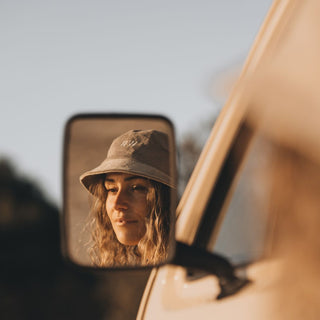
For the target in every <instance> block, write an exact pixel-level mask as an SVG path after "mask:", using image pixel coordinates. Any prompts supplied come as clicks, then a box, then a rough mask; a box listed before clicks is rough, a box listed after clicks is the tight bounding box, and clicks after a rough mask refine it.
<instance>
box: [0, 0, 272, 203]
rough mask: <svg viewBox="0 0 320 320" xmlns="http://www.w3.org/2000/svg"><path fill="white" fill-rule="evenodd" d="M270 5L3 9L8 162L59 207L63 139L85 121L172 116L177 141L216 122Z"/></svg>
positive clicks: (224, 1) (62, 4) (1, 76)
mask: <svg viewBox="0 0 320 320" xmlns="http://www.w3.org/2000/svg"><path fill="white" fill-rule="evenodd" d="M271 3H272V1H271V0H259V1H257V0H242V1H238V0H220V1H216V0H199V1H189V0H161V1H150V0H149V1H141V0H135V1H129V0H118V1H110V0H109V1H108V0H105V1H100V0H91V1H88V0H87V1H83V0H78V1H75V0H65V1H62V0H58V1H48V0H44V1H43V0H30V1H22V0H20V1H19V0H17V1H9V0H0V41H1V51H0V70H1V72H0V105H1V118H0V119H1V120H0V121H1V125H0V136H1V139H0V157H4V156H5V157H7V158H9V159H11V160H12V161H13V163H14V164H15V166H16V168H17V169H18V172H19V173H20V174H22V175H26V176H29V177H31V178H32V179H34V180H35V181H36V182H37V183H38V184H39V185H40V186H41V187H42V188H43V189H44V190H45V193H46V195H47V196H48V197H49V198H51V199H52V200H53V201H55V202H56V203H57V204H58V205H59V206H60V205H61V180H62V179H61V178H62V177H61V169H62V133H63V128H64V124H65V121H66V120H67V119H68V118H69V117H70V116H71V115H73V114H75V113H79V112H143V113H156V114H159V113H161V114H164V115H166V116H168V117H169V118H171V119H172V121H173V122H174V124H175V125H176V131H177V135H178V137H179V136H181V135H183V133H184V132H187V131H189V130H192V128H193V127H197V125H198V123H200V122H201V121H203V120H205V119H206V118H208V117H210V116H214V115H216V114H218V112H219V108H220V105H219V104H218V103H217V102H216V101H217V100H218V99H217V97H215V96H214V94H213V92H214V90H213V89H212V86H213V83H214V82H215V79H216V78H217V77H218V78H219V77H220V75H221V73H223V72H224V70H229V69H230V68H233V66H234V65H237V66H238V65H241V63H242V62H243V60H244V59H245V57H246V55H247V53H248V50H249V49H250V47H251V45H252V43H253V41H254V38H255V36H256V34H257V32H258V30H259V27H260V25H261V23H262V22H263V20H264V17H265V15H266V13H267V11H268V9H269V7H270V5H271Z"/></svg>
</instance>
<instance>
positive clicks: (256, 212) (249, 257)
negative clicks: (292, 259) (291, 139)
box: [209, 136, 272, 264]
mask: <svg viewBox="0 0 320 320" xmlns="http://www.w3.org/2000/svg"><path fill="white" fill-rule="evenodd" d="M271 152H272V145H271V144H270V143H269V142H268V141H267V140H266V139H264V138H263V137H261V136H256V137H255V138H254V139H253V141H252V143H251V145H250V148H249V150H248V152H247V154H246V157H245V159H244V161H243V164H242V166H241V167H240V168H239V169H238V171H239V172H238V176H237V177H236V179H235V181H234V186H233V192H232V194H231V195H229V203H228V206H227V209H225V212H224V213H223V216H220V217H219V219H218V223H219V224H220V228H219V226H218V229H219V231H218V232H217V234H212V235H211V241H210V242H211V248H209V249H210V250H211V251H214V252H216V253H220V254H223V255H224V256H227V257H228V258H229V259H230V260H231V261H232V262H233V263H235V264H241V263H246V262H249V261H253V260H257V259H259V258H260V257H261V256H262V254H263V252H264V247H265V238H266V233H267V230H268V228H267V225H268V202H269V198H270V195H269V193H270V188H269V184H270V179H269V175H268V174H267V172H268V167H269V166H270V162H271V160H270V159H271ZM216 229H217V228H216Z"/></svg>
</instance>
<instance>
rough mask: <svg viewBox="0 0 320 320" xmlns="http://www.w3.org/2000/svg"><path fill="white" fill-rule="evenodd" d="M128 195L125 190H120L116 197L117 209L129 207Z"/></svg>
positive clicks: (115, 205) (115, 204)
mask: <svg viewBox="0 0 320 320" xmlns="http://www.w3.org/2000/svg"><path fill="white" fill-rule="evenodd" d="M128 200H129V199H128V195H127V193H126V191H125V190H119V191H118V193H117V195H116V197H115V199H114V207H115V208H116V209H118V210H119V209H128Z"/></svg>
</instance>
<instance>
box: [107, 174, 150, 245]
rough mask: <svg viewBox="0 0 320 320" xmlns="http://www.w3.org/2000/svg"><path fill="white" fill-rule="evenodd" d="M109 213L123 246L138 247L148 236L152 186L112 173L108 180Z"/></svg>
mask: <svg viewBox="0 0 320 320" xmlns="http://www.w3.org/2000/svg"><path fill="white" fill-rule="evenodd" d="M104 184H105V188H106V190H107V199H106V209H107V214H108V216H109V219H110V221H111V224H112V227H113V230H114V232H115V234H116V236H117V239H118V240H119V242H120V243H122V244H124V245H136V244H138V242H139V241H140V239H141V238H142V237H143V236H144V234H145V233H146V226H145V218H146V216H147V215H148V203H147V194H148V192H149V190H150V188H152V185H151V183H150V182H149V181H148V180H147V179H144V178H142V177H139V176H135V175H131V174H126V173H109V174H107V176H106V179H105V183H104Z"/></svg>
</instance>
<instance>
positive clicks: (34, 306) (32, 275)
mask: <svg viewBox="0 0 320 320" xmlns="http://www.w3.org/2000/svg"><path fill="white" fill-rule="evenodd" d="M59 239H60V235H59V212H58V209H57V208H56V207H55V206H54V205H52V204H50V203H49V202H48V201H47V200H46V199H45V197H44V196H43V194H42V192H41V191H40V190H39V188H38V187H37V186H36V185H35V184H34V183H32V182H31V181H30V180H28V179H26V178H22V177H19V176H18V175H17V174H16V173H15V170H14V168H13V166H12V164H11V163H10V162H9V161H8V160H1V159H0V241H1V245H0V319H10V320H12V319H13V320H16V319H19V320H20V319H77V320H78V319H135V317H136V313H137V310H138V306H139V302H140V299H141V296H142V294H143V290H144V287H145V283H146V281H147V278H148V272H146V271H144V270H143V271H141V272H140V271H137V272H135V273H126V272H112V273H111V274H110V273H100V274H93V273H88V272H83V271H82V270H80V269H77V268H74V267H71V266H70V265H68V264H67V263H65V262H64V260H63V258H62V255H61V250H60V240H59ZM119 297H121V298H119ZM123 306H125V307H123Z"/></svg>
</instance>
